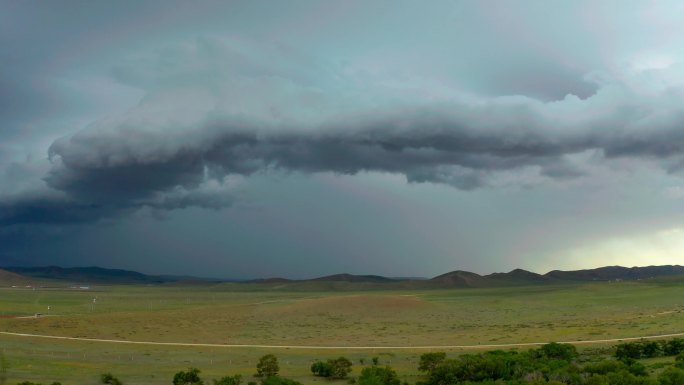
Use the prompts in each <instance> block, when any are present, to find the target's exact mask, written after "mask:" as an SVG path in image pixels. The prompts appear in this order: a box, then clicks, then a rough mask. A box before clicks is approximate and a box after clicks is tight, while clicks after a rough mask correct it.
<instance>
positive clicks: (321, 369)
mask: <svg viewBox="0 0 684 385" xmlns="http://www.w3.org/2000/svg"><path fill="white" fill-rule="evenodd" d="M311 372H312V373H313V374H314V376H319V377H330V376H332V365H330V363H329V362H323V361H316V362H314V363H313V364H311Z"/></svg>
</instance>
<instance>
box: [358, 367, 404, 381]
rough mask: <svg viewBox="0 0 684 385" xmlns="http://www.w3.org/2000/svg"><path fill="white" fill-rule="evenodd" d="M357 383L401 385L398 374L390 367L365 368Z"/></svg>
mask: <svg viewBox="0 0 684 385" xmlns="http://www.w3.org/2000/svg"><path fill="white" fill-rule="evenodd" d="M357 382H358V384H359V385H399V384H400V383H401V381H399V378H398V377H397V372H395V371H394V370H393V369H392V368H390V367H389V366H386V367H384V368H383V367H380V366H370V367H367V368H363V370H361V375H360V376H359V379H358V381H357Z"/></svg>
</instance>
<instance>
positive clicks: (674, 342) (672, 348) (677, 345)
mask: <svg viewBox="0 0 684 385" xmlns="http://www.w3.org/2000/svg"><path fill="white" fill-rule="evenodd" d="M663 351H664V352H665V355H666V356H676V355H677V354H679V353H682V352H684V340H682V339H681V338H673V339H671V340H669V341H667V342H665V343H664V346H663Z"/></svg>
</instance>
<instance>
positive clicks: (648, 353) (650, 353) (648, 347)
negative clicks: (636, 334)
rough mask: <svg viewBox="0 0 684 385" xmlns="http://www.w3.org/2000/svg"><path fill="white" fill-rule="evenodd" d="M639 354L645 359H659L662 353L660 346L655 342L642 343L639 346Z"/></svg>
mask: <svg viewBox="0 0 684 385" xmlns="http://www.w3.org/2000/svg"><path fill="white" fill-rule="evenodd" d="M641 352H642V354H643V355H644V357H646V358H653V357H659V356H660V355H662V353H663V351H662V349H661V348H660V344H659V343H657V342H655V341H650V342H644V343H643V344H642V345H641Z"/></svg>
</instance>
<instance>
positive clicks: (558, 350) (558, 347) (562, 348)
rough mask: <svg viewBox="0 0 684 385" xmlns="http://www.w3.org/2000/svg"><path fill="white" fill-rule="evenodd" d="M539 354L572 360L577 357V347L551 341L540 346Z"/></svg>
mask: <svg viewBox="0 0 684 385" xmlns="http://www.w3.org/2000/svg"><path fill="white" fill-rule="evenodd" d="M538 352H539V355H540V356H541V357H544V358H549V359H554V360H564V361H571V360H572V359H573V358H575V357H577V349H576V348H575V346H574V345H571V344H559V343H557V342H551V343H550V344H546V345H544V346H542V347H541V348H539V351H538Z"/></svg>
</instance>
